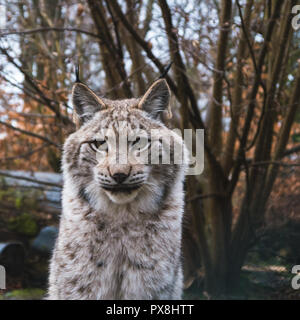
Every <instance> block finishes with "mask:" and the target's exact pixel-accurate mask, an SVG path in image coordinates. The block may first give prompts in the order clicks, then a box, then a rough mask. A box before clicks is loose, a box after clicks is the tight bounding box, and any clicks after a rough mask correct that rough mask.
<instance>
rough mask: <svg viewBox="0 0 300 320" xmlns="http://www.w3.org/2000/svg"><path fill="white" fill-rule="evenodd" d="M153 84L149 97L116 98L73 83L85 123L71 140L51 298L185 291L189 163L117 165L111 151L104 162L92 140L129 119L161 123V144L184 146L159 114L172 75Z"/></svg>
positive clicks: (130, 126) (150, 125) (147, 125)
mask: <svg viewBox="0 0 300 320" xmlns="http://www.w3.org/2000/svg"><path fill="white" fill-rule="evenodd" d="M149 90H150V91H149ZM149 90H148V92H147V93H146V94H145V96H144V97H143V98H142V99H129V100H118V101H110V100H107V99H101V98H99V97H96V96H95V95H94V93H92V91H91V90H90V89H88V88H87V87H86V86H85V85H83V84H81V83H80V84H76V85H75V88H74V89H73V103H74V107H75V110H76V117H75V118H77V124H78V130H77V131H76V132H74V133H73V134H71V135H70V136H69V137H68V139H67V140H66V142H65V144H64V150H63V160H62V169H63V178H64V187H63V195H62V206H63V211H62V215H61V219H60V227H59V236H58V239H57V241H56V245H55V249H54V252H53V256H52V259H51V264H50V277H49V295H48V298H49V299H72V300H73V299H84V300H86V299H93V300H94V299H180V298H181V294H182V283H183V276H182V265H181V224H182V215H183V208H184V193H183V182H184V173H185V165H184V164H174V163H173V162H171V164H154V165H151V164H132V163H130V162H129V163H127V164H125V165H124V164H122V165H121V164H118V163H117V164H112V163H111V162H110V158H109V156H103V158H101V161H99V158H97V156H96V154H97V152H95V151H94V150H93V148H91V144H90V141H94V140H95V139H100V138H101V139H103V137H101V131H103V129H104V128H112V129H113V130H114V132H116V133H117V134H118V135H120V134H122V130H121V131H120V128H119V125H120V122H124V121H125V122H126V124H127V130H129V131H132V130H135V129H137V128H142V129H144V130H146V131H147V132H150V130H151V129H159V130H160V132H162V140H163V141H162V146H164V145H169V146H170V141H175V143H178V144H180V145H183V142H182V139H181V137H179V136H178V135H176V134H175V133H173V132H171V130H169V129H168V128H167V127H166V126H165V125H164V123H163V122H162V121H161V120H160V113H161V112H163V111H164V110H167V108H168V103H169V89H168V86H167V84H166V82H165V80H159V81H158V82H156V83H154V84H153V85H152V86H151V88H150V89H149ZM151 106H152V109H151ZM167 137H171V138H172V139H173V140H168V139H166V138H167ZM163 148H164V147H163ZM170 149H171V153H172V150H173V149H172V147H171V148H170ZM184 156H185V157H187V152H186V149H185V147H184ZM115 172H121V173H122V172H123V173H124V174H126V175H127V178H126V180H125V187H124V188H123V189H122V188H121V189H116V190H115V189H114V187H115V186H116V182H115V181H114V178H113V176H114V174H115ZM123 184H124V183H123ZM121 186H122V184H121ZM131 186H134V188H131ZM105 188H107V189H105Z"/></svg>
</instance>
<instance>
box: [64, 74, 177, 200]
mask: <svg viewBox="0 0 300 320" xmlns="http://www.w3.org/2000/svg"><path fill="white" fill-rule="evenodd" d="M72 98H73V106H74V111H75V122H76V124H77V131H76V132H74V133H73V134H71V135H70V136H69V138H68V139H67V141H66V143H65V145H64V157H63V171H64V178H65V180H68V181H69V183H71V185H72V186H74V187H75V186H76V187H77V189H78V194H79V196H81V197H82V198H83V199H84V200H85V201H88V202H95V201H97V200H96V199H97V198H99V197H100V196H101V197H103V195H104V196H105V197H106V198H107V199H109V200H110V201H112V202H113V203H117V204H125V203H129V202H131V201H132V200H133V199H135V198H136V196H137V195H138V194H139V193H140V194H145V193H147V192H148V193H149V192H151V193H152V196H155V195H157V197H158V198H163V197H165V196H166V195H167V190H168V188H169V187H170V185H172V183H173V182H174V181H175V179H176V177H177V176H178V173H179V171H180V167H181V166H182V165H180V164H175V163H174V147H175V146H176V145H177V146H182V145H183V142H182V139H181V137H180V136H179V135H177V134H175V133H174V132H173V131H171V130H169V129H168V128H167V126H166V125H165V124H164V122H163V120H162V113H163V112H167V111H168V105H169V99H170V90H169V87H168V85H167V82H166V81H165V80H163V79H161V80H158V81H156V82H155V83H154V84H153V85H152V86H151V87H150V88H149V89H148V91H147V92H146V93H145V95H144V96H143V97H142V98H139V99H125V100H108V99H104V98H100V97H98V96H97V95H96V94H95V93H94V92H93V91H92V90H91V89H89V88H88V87H87V86H86V85H84V84H82V83H76V84H75V85H74V87H73V97H72ZM153 155H155V156H156V158H155V157H154V156H153ZM164 155H166V157H165V158H166V159H167V161H165V162H166V164H162V162H163V158H164ZM168 155H169V156H168ZM151 157H152V158H151ZM70 181H71V182H70ZM158 198H157V200H159V199H158Z"/></svg>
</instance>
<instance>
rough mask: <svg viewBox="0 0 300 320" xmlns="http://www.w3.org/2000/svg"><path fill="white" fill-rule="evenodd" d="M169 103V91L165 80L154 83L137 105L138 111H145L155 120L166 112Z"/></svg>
mask: <svg viewBox="0 0 300 320" xmlns="http://www.w3.org/2000/svg"><path fill="white" fill-rule="evenodd" d="M169 101H170V89H169V86H168V84H167V81H166V80H165V79H160V80H157V81H155V82H154V83H153V84H152V86H151V87H150V88H149V89H148V91H147V92H146V93H145V94H144V96H143V97H142V99H141V101H140V102H139V104H138V108H139V109H143V110H145V111H147V112H148V113H149V114H150V115H151V116H152V117H153V118H155V119H157V118H159V117H160V116H161V113H162V112H163V111H165V110H167V108H168V106H169Z"/></svg>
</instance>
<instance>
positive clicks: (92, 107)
mask: <svg viewBox="0 0 300 320" xmlns="http://www.w3.org/2000/svg"><path fill="white" fill-rule="evenodd" d="M72 101H73V108H74V120H75V122H77V123H76V124H77V126H81V125H82V124H83V123H84V122H86V121H88V120H90V119H91V118H92V117H93V116H94V114H95V113H96V112H97V111H99V110H101V109H102V108H105V104H104V102H103V101H102V100H101V99H100V98H99V97H98V96H97V95H96V94H95V93H94V92H93V91H92V90H91V89H89V87H88V86H86V85H85V84H83V83H79V82H77V83H75V84H74V86H73V90H72Z"/></svg>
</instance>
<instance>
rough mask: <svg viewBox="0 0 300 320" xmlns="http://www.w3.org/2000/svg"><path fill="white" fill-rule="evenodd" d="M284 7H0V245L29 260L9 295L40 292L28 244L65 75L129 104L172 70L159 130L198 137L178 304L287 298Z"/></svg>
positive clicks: (37, 224) (292, 48) (126, 2)
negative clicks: (200, 161)
mask: <svg viewBox="0 0 300 320" xmlns="http://www.w3.org/2000/svg"><path fill="white" fill-rule="evenodd" d="M296 2H297V1H293V0H291V1H288V0H285V1H281V0H257V1H253V0H240V1H231V0H222V1H214V0H191V1H187V0H175V1H169V0H168V1H166V0H157V1H156V0H118V1H117V0H110V1H105V0H88V1H75V0H51V1H49V0H40V1H38V0H14V1H8V0H0V28H1V31H0V61H1V63H0V165H1V171H0V174H1V177H2V180H1V189H0V241H3V242H5V241H8V240H18V241H21V243H23V244H24V246H25V250H27V251H28V252H29V253H28V256H27V260H26V261H27V262H26V263H25V267H24V270H23V273H21V275H19V276H14V277H10V278H9V289H10V290H12V289H16V290H15V291H9V292H17V293H18V297H20V295H19V294H20V291H18V290H19V289H21V288H23V287H25V288H30V287H38V288H40V287H41V288H45V286H46V277H47V262H48V257H47V256H46V257H45V256H43V255H41V254H40V253H39V254H38V253H37V251H34V250H33V249H32V241H33V239H34V237H35V236H37V234H38V233H39V231H40V230H42V229H43V227H45V226H49V225H50V226H53V225H54V226H55V225H57V222H58V214H59V212H60V207H59V204H57V202H59V192H60V188H61V180H60V176H58V175H55V173H60V159H61V147H62V144H63V142H64V139H65V137H66V136H67V135H68V134H70V133H71V132H72V131H73V130H74V129H75V128H74V124H73V122H72V108H73V106H72V105H71V104H70V94H71V88H72V84H73V83H74V81H75V72H74V69H75V66H76V65H77V64H78V65H79V66H80V70H81V74H80V77H81V80H82V81H83V82H85V83H86V84H87V85H88V86H90V87H91V88H92V89H93V90H94V91H95V92H97V93H98V94H99V95H101V96H106V97H109V98H125V97H126V98H129V97H132V96H141V95H142V94H143V93H144V92H145V91H146V89H147V88H148V87H149V86H150V85H151V83H152V82H153V81H154V80H156V79H157V78H158V77H159V76H160V74H162V73H163V72H164V70H165V68H166V66H167V65H168V64H169V63H170V61H173V64H172V67H171V69H170V71H169V73H168V75H167V76H166V79H167V81H168V83H169V86H170V88H171V91H172V101H171V103H172V113H173V118H172V120H171V122H172V125H173V126H175V127H179V128H181V129H183V128H192V129H198V128H204V129H205V170H204V172H203V174H202V175H200V176H190V177H188V178H187V183H186V191H187V192H186V217H185V223H184V239H183V248H184V270H185V285H186V290H187V291H186V297H189V298H214V297H224V296H225V297H229V298H230V297H231V298H235V297H242V298H253V297H256V298H278V297H279V298H286V299H288V298H299V292H296V291H293V290H292V289H291V287H290V278H291V274H290V268H291V266H292V265H294V264H300V260H299V259H300V255H299V250H298V249H297V245H296V244H297V243H299V240H300V239H299V234H300V200H299V199H300V198H299V194H300V180H299V176H300V172H299V152H300V144H299V143H300V125H299V123H300V111H299V103H300V33H299V31H297V30H295V29H293V27H292V23H291V22H292V19H293V18H294V17H295V14H292V7H293V6H294V5H296V4H297V3H296ZM20 170H22V171H20ZM40 172H51V173H53V175H51V174H47V175H39V173H40ZM53 203H55V205H53ZM0 262H1V258H0ZM274 288H275V289H276V290H274ZM34 292H35V293H36V291H34ZM38 292H39V293H40V291H38ZM11 296H12V294H11V293H9V294H8V296H7V298H11ZM29 296H30V295H29ZM33 296H34V298H36V295H33ZM39 296H40V295H38V297H39ZM21 298H22V294H21ZM23 298H28V291H26V292H25V293H24V297H23Z"/></svg>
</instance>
